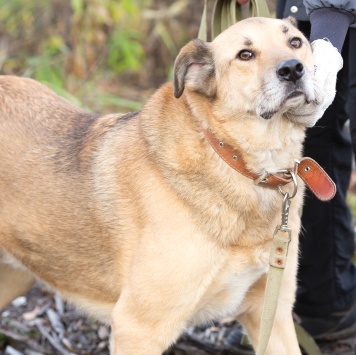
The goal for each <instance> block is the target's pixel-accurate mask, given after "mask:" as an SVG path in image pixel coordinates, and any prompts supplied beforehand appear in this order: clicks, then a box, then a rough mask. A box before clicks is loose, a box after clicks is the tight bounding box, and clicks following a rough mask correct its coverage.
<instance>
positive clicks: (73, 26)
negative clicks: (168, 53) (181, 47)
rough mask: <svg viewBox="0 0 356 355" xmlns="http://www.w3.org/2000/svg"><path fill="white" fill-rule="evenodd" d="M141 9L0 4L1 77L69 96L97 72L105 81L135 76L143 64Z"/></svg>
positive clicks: (94, 2)
mask: <svg viewBox="0 0 356 355" xmlns="http://www.w3.org/2000/svg"><path fill="white" fill-rule="evenodd" d="M143 3H145V1H139V0H136V1H129V0H121V1H117V0H71V1H62V0H50V1H46V0H11V1H9V0H0V35H1V37H2V39H3V41H2V44H4V45H5V47H4V45H3V46H2V48H3V50H2V51H1V53H0V65H1V67H0V69H1V72H2V73H4V74H17V75H25V76H30V77H33V78H35V79H37V80H40V81H45V82H48V83H51V84H53V85H54V86H58V87H59V86H62V87H67V88H68V89H70V90H72V91H73V89H74V90H75V89H76V86H77V89H78V87H80V86H81V84H82V83H83V82H86V81H88V80H90V78H91V77H92V76H93V75H94V72H97V71H98V70H103V71H109V72H112V73H111V74H110V75H120V74H121V73H122V72H124V71H125V72H126V71H138V70H140V69H141V68H142V65H143V63H144V49H143V37H142V35H141V31H143V30H144V27H143V25H142V21H141V22H140V6H141V5H142V4H143ZM69 86H71V87H69Z"/></svg>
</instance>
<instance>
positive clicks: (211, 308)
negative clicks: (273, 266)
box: [191, 264, 268, 324]
mask: <svg viewBox="0 0 356 355" xmlns="http://www.w3.org/2000/svg"><path fill="white" fill-rule="evenodd" d="M267 271H268V266H267V265H264V264H253V265H250V266H248V267H247V268H245V269H243V270H242V271H240V272H238V273H231V269H230V268H229V269H228V270H225V272H223V273H222V274H221V275H220V276H219V282H216V283H214V284H213V285H212V286H211V288H210V289H209V290H208V294H207V295H205V297H204V298H205V301H204V302H203V303H202V304H201V307H200V309H199V310H197V312H196V313H195V314H194V317H193V318H192V320H191V322H192V324H202V323H206V322H209V321H212V320H216V319H220V318H223V317H227V316H233V315H236V314H238V308H239V306H240V305H241V303H242V301H243V299H244V297H245V295H246V293H247V292H248V290H249V288H250V287H251V286H252V285H253V284H254V283H255V282H256V281H257V280H258V279H259V278H260V277H261V276H262V275H263V274H264V273H266V272H267Z"/></svg>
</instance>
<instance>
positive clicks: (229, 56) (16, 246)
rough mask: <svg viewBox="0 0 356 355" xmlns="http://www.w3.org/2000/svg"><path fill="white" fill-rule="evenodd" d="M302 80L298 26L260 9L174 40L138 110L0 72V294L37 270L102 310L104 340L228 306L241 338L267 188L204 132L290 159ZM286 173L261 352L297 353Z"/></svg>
mask: <svg viewBox="0 0 356 355" xmlns="http://www.w3.org/2000/svg"><path fill="white" fill-rule="evenodd" d="M313 82H314V76H313V60H312V50H311V46H310V44H309V43H308V41H307V39H306V38H305V37H304V36H303V34H302V33H301V32H299V30H298V29H297V28H296V26H295V24H294V23H293V22H292V21H291V20H288V19H285V20H275V19H264V18H250V19H247V20H244V21H241V22H239V23H237V24H235V25H233V26H232V27H230V28H228V29H227V30H226V31H224V32H223V33H221V34H220V35H219V36H218V37H217V38H216V39H215V40H214V41H212V42H210V43H206V42H203V41H200V40H193V41H191V42H190V43H188V44H187V45H186V46H185V47H183V49H182V50H181V51H180V53H179V55H178V56H177V58H176V61H175V66H174V81H173V82H171V83H167V84H165V85H163V86H162V87H161V88H160V89H158V90H157V91H156V92H155V93H154V94H153V96H152V97H151V98H150V99H149V100H148V102H147V103H146V104H145V105H144V107H143V108H142V110H141V111H139V112H133V113H128V114H108V115H97V114H93V113H87V112H85V111H84V110H82V109H81V108H78V107H76V106H74V105H72V104H71V103H69V102H67V101H66V100H65V99H63V98H61V97H59V96H57V95H56V94H55V93H54V92H52V91H51V90H50V89H48V88H46V87H45V86H43V85H42V84H40V83H38V82H36V81H34V80H32V79H25V78H19V77H14V76H1V78H0V102H1V104H0V201H1V202H0V248H1V249H0V255H1V261H0V308H2V307H4V306H5V305H6V304H8V303H9V302H10V301H11V300H12V299H13V298H15V297H17V296H18V295H19V294H21V293H23V292H25V291H26V290H28V289H29V288H30V287H31V286H32V285H33V283H34V282H35V280H37V279H39V280H41V281H43V282H44V283H45V284H46V285H48V286H49V287H50V288H52V289H54V290H56V291H58V292H60V294H61V295H62V296H63V297H64V298H65V299H67V300H69V301H70V302H72V303H73V304H75V305H77V306H78V307H79V308H80V309H82V310H84V311H85V312H87V313H88V314H90V315H91V316H94V317H96V318H98V319H100V320H103V321H105V322H107V323H108V324H110V326H111V333H112V334H111V345H110V348H111V353H112V354H114V355H119V354H125V355H127V354H134V355H140V354H142V355H146V354H149V355H158V354H161V353H162V352H163V351H165V350H166V349H167V348H168V347H169V346H171V344H173V343H174V342H175V341H176V340H177V338H178V337H179V335H180V334H181V333H182V332H183V331H184V329H186V328H187V327H188V326H192V325H194V324H198V323H203V322H209V321H211V320H214V319H217V318H221V317H225V316H231V315H234V316H236V318H237V319H238V320H239V321H240V322H241V323H242V324H243V326H244V328H245V329H246V331H247V333H248V335H249V337H250V339H251V342H252V344H253V346H254V347H255V348H256V346H257V342H258V334H259V324H260V319H261V309H262V304H263V296H264V290H265V285H266V273H267V271H268V268H269V263H268V260H269V253H270V248H271V240H272V236H273V233H274V230H275V228H276V225H278V224H280V223H281V222H280V218H281V204H282V199H283V198H282V196H281V194H280V192H279V191H278V190H277V189H272V188H266V187H264V186H261V184H256V183H254V181H253V180H252V179H250V178H249V177H248V176H245V175H244V174H241V173H240V172H238V171H235V170H234V169H232V168H231V167H230V166H229V165H228V164H227V163H226V162H225V161H224V159H222V158H221V157H220V155H219V154H218V153H217V152H216V151H215V150H214V149H213V148H212V146H211V145H210V143H209V141H208V139H207V136H206V134H205V132H207V131H208V132H212V133H211V134H213V136H214V137H215V138H216V139H217V140H218V141H219V142H221V144H220V145H221V146H222V145H228V146H231V147H233V148H234V149H237V150H238V152H239V154H240V155H241V156H242V157H243V160H244V162H245V166H246V169H247V170H248V171H251V172H253V173H255V174H257V175H261V174H263V172H265V171H268V172H270V171H278V170H279V169H281V168H286V167H293V165H294V161H295V159H300V158H301V156H302V144H303V139H304V136H305V129H306V127H309V126H313V125H314V124H315V121H316V119H311V118H310V117H306V116H303V115H299V116H298V115H295V116H293V108H296V107H303V105H307V104H309V103H310V102H313V101H315V100H316V97H315V92H314V89H313ZM234 159H235V157H234ZM236 159H237V158H236ZM298 180H299V188H298V192H297V194H296V196H295V197H294V198H293V201H292V204H291V207H290V211H289V227H290V228H291V229H292V230H293V238H292V241H291V244H290V247H289V252H288V262H287V265H286V268H285V274H284V277H283V280H282V286H281V292H280V296H279V301H278V302H279V303H278V308H277V313H276V317H275V321H274V326H273V329H272V334H271V338H270V341H269V345H268V348H267V351H266V354H273V355H275V354H285V355H287V354H288V355H294V354H300V350H299V346H298V342H297V338H296V335H295V331H294V325H293V320H292V314H291V313H292V306H293V302H294V299H295V291H296V271H297V254H298V233H299V230H300V218H299V215H298V210H299V209H300V207H301V206H302V202H303V189H304V185H303V182H302V181H300V179H299V178H298ZM291 190H292V187H291V186H290V184H287V185H286V186H284V187H283V191H289V192H290V193H292V192H291Z"/></svg>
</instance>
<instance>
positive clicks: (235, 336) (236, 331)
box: [225, 324, 255, 355]
mask: <svg viewBox="0 0 356 355" xmlns="http://www.w3.org/2000/svg"><path fill="white" fill-rule="evenodd" d="M225 344H226V345H227V346H228V347H231V348H233V349H234V350H236V355H255V351H254V350H253V348H252V345H251V344H250V342H249V340H248V338H247V336H246V335H245V334H244V333H243V329H242V327H241V325H239V324H236V325H234V326H233V328H232V329H231V331H230V332H229V334H228V336H227V337H226V339H225Z"/></svg>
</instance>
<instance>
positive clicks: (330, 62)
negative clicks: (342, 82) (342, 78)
mask: <svg viewBox="0 0 356 355" xmlns="http://www.w3.org/2000/svg"><path fill="white" fill-rule="evenodd" d="M311 46H312V50H313V59H314V90H315V100H314V101H313V102H311V103H309V104H305V105H303V106H301V107H297V108H293V109H291V110H290V111H289V112H288V113H287V114H288V116H289V115H291V116H295V117H297V116H303V120H304V119H306V121H308V122H309V123H310V124H308V125H307V126H308V127H312V126H314V124H315V123H316V121H317V120H318V119H320V118H321V117H322V116H323V114H324V112H325V110H326V109H327V108H328V107H329V106H330V105H331V104H332V102H333V101H334V98H335V94H336V77H337V73H338V71H339V70H340V69H341V68H342V66H343V60H342V57H341V55H340V53H339V52H338V50H337V49H336V48H335V47H334V46H333V45H332V44H331V43H330V42H329V41H328V40H324V39H318V40H315V41H314V42H313V43H312V44H311Z"/></svg>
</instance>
